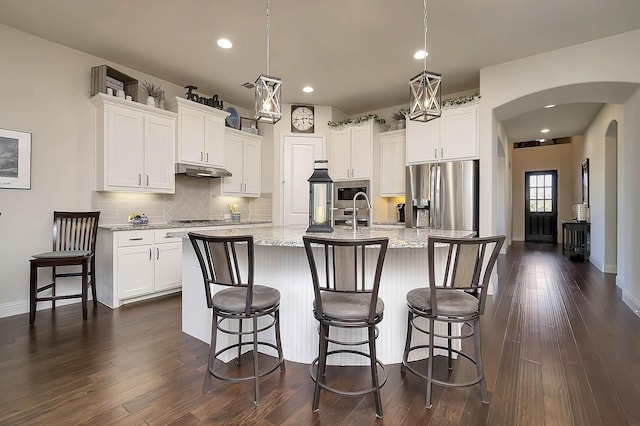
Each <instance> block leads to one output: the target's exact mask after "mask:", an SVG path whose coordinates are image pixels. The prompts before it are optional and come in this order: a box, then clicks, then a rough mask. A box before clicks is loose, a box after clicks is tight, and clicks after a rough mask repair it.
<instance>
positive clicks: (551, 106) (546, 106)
mask: <svg viewBox="0 0 640 426" xmlns="http://www.w3.org/2000/svg"><path fill="white" fill-rule="evenodd" d="M554 106H556V104H549V105H545V106H544V107H545V108H553V107H554Z"/></svg>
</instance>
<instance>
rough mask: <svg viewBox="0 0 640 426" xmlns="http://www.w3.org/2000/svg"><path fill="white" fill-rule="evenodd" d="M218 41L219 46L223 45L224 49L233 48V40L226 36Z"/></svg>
mask: <svg viewBox="0 0 640 426" xmlns="http://www.w3.org/2000/svg"><path fill="white" fill-rule="evenodd" d="M217 43H218V46H220V47H222V48H223V49H231V46H233V44H231V42H230V41H229V40H227V39H226V38H221V39H220V40H218V42H217Z"/></svg>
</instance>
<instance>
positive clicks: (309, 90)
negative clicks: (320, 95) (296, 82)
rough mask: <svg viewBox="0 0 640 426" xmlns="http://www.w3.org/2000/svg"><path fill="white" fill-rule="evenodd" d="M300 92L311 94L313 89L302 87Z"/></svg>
mask: <svg viewBox="0 0 640 426" xmlns="http://www.w3.org/2000/svg"><path fill="white" fill-rule="evenodd" d="M302 91H303V92H304V93H311V92H313V87H311V86H305V87H303V88H302Z"/></svg>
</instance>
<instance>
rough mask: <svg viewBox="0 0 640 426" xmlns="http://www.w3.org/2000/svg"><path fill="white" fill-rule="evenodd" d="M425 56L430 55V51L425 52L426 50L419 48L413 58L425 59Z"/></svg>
mask: <svg viewBox="0 0 640 426" xmlns="http://www.w3.org/2000/svg"><path fill="white" fill-rule="evenodd" d="M425 56H429V52H426V53H425V51H424V50H418V51H417V52H416V53H414V54H413V59H424V57H425Z"/></svg>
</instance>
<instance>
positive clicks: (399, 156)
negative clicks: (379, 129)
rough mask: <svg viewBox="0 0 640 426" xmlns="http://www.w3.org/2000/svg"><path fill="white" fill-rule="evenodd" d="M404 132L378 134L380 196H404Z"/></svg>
mask: <svg viewBox="0 0 640 426" xmlns="http://www.w3.org/2000/svg"><path fill="white" fill-rule="evenodd" d="M405 161H406V156H405V130H395V131H392V132H385V133H381V134H380V196H381V197H398V196H404V195H405V191H404V187H405Z"/></svg>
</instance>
